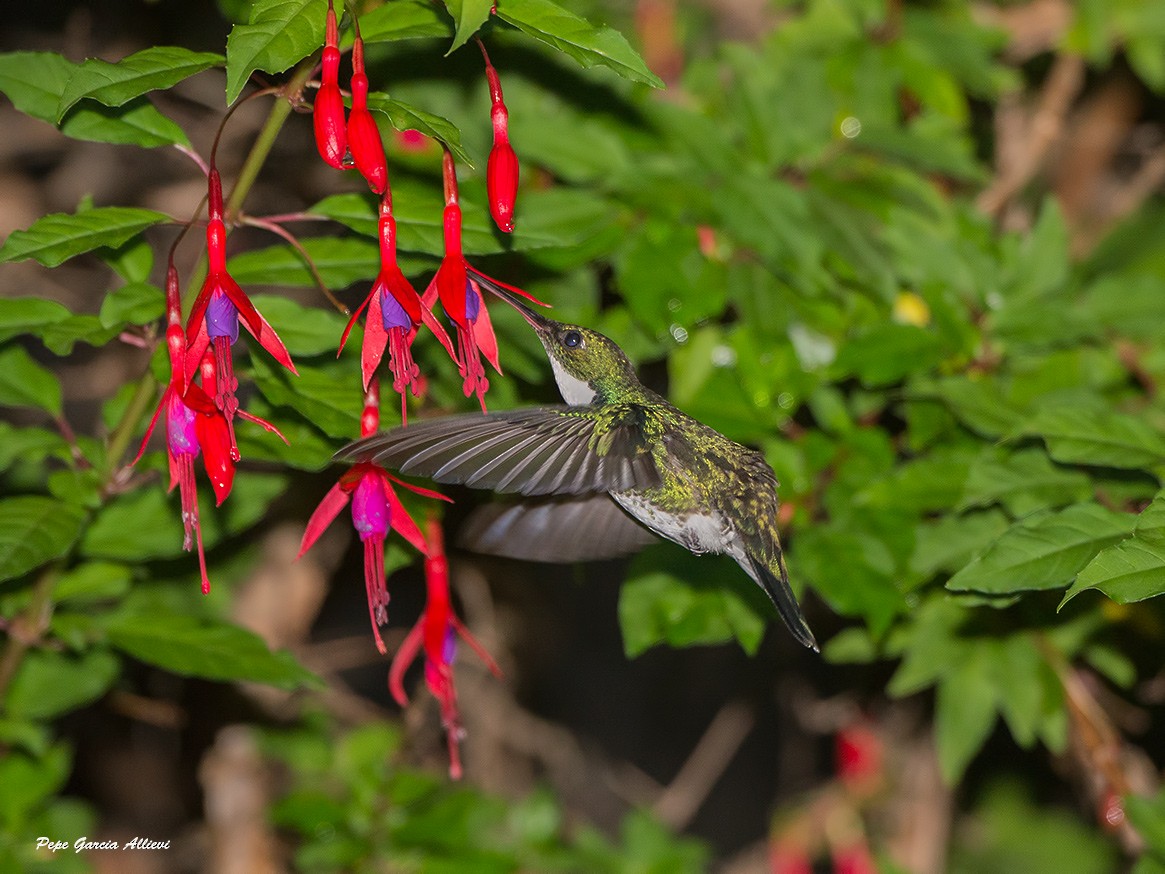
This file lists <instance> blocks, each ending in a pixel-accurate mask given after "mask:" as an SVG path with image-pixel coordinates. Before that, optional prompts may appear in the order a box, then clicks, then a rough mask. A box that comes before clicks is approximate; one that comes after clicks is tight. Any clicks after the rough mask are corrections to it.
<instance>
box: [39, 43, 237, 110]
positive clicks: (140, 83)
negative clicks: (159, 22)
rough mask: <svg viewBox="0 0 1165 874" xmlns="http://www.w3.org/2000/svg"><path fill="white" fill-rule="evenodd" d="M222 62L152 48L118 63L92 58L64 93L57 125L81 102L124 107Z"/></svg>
mask: <svg viewBox="0 0 1165 874" xmlns="http://www.w3.org/2000/svg"><path fill="white" fill-rule="evenodd" d="M222 62H223V57H222V55H218V54H211V53H210V52H192V51H190V50H189V49H184V48H180V47H177V46H151V47H150V48H148V49H143V50H142V51H140V52H135V53H134V54H132V55H129V56H127V57H124V58H122V59H121V60H120V61H117V62H116V63H110V62H109V61H103V60H101V59H99V58H89V59H88V60H85V61H83V62H82V63H81V64H80V66H79V67H78V68H77V70H76V71H75V72H74V73H73V75H72V77H71V78H70V79H69V83H68V84H67V85H66V86H65V88H64V91H63V92H62V93H61V99H60V102H59V103H58V104H57V121H58V122H59V121H60V120H61V119H62V118H64V116H65V113H66V112H68V111H69V109H70V108H71V107H72V106H73V105H74V104H76V103H77V102H78V101H79V100H96V101H97V102H98V103H103V104H105V105H106V106H121V105H122V104H123V103H128V102H129V101H130V100H133V99H134V98H135V97H141V96H142V95H143V94H146V93H148V92H150V91H158V90H163V89H166V88H172V87H174V86H175V85H177V84H178V83H179V82H181V81H182V80H183V79H187V78H189V77H190V76H193V75H194V74H196V73H201V72H202V71H203V70H206V69H209V68H210V67H213V66H215V65H216V64H221V63H222Z"/></svg>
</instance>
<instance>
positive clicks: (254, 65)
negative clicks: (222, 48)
mask: <svg viewBox="0 0 1165 874" xmlns="http://www.w3.org/2000/svg"><path fill="white" fill-rule="evenodd" d="M327 9H328V7H327V4H326V3H324V2H323V0H256V2H255V3H254V4H253V5H252V6H251V17H250V19H249V21H248V22H247V24H236V25H235V26H234V27H233V28H231V33H230V36H228V37H227V103H228V104H231V103H234V102H235V99H236V98H237V97H238V96H239V94H240V93H242V90H243V87H244V86H245V85H246V84H247V80H248V79H249V78H250V77H251V74H252V73H253V72H255V71H256V70H262V71H263V72H265V73H282V72H283V71H284V70H286V69H287V68H289V67H290V66H292V65H293V64H295V63H298V62H299V61H301V60H303V59H304V58H306V57H307V56H308V55H310V54H311V53H312V52H314V51H316V50H317V49H319V48H320V47H321V46H323V44H324V21H325V17H326V15H327Z"/></svg>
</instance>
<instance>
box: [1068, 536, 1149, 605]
mask: <svg viewBox="0 0 1165 874" xmlns="http://www.w3.org/2000/svg"><path fill="white" fill-rule="evenodd" d="M1086 589H1100V591H1102V592H1104V594H1106V595H1108V597H1109V598H1111V599H1112V600H1114V601H1116V602H1117V603H1118V604H1131V603H1132V602H1134V601H1143V600H1145V599H1146V598H1153V597H1156V596H1157V595H1160V594H1161V593H1162V592H1165V541H1161V540H1156V539H1153V540H1145V539H1141V538H1139V537H1130V538H1129V539H1128V540H1125V541H1123V542H1121V543H1118V544H1116V545H1115V546H1110V547H1109V548H1108V549H1105V550H1103V551H1101V552H1099V553H1098V554H1097V555H1096V557H1095V558H1093V559H1092V561H1090V562H1089V563H1088V564H1087V566H1086V567H1085V568H1084V569H1083V570H1082V571H1080V573H1079V575H1077V577H1076V582H1074V583H1073V584H1072V587H1071V588H1070V589H1068V591H1067V592H1065V593H1064V600H1063V601H1061V602H1060V606H1061V607H1062V606H1063V605H1064V604H1066V603H1068V601H1070V600H1071V599H1073V598H1075V597H1076V596H1077V595H1079V594H1080V593H1081V592H1083V591H1084V590H1086Z"/></svg>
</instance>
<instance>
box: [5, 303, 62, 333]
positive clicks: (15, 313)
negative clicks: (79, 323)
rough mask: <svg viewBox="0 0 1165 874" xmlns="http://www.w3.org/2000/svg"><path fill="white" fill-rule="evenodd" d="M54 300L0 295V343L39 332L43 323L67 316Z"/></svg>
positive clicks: (56, 320)
mask: <svg viewBox="0 0 1165 874" xmlns="http://www.w3.org/2000/svg"><path fill="white" fill-rule="evenodd" d="M71 315H72V313H70V312H69V311H68V310H67V309H66V308H65V307H64V306H62V305H61V304H59V303H57V302H56V301H55V300H44V299H42V298H39V297H0V343H3V342H4V341H5V340H11V339H12V338H13V337H18V336H20V335H21V334H38V335H39V334H40V332H41V329H42V328H44V327H45V325H51V324H52V323H53V322H59V321H62V320H63V319H67V318H69V316H71Z"/></svg>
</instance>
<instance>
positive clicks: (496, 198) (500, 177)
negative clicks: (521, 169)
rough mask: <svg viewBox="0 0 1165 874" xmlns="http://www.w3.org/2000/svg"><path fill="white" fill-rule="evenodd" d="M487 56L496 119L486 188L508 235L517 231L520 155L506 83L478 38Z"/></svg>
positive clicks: (497, 219) (496, 217)
mask: <svg viewBox="0 0 1165 874" xmlns="http://www.w3.org/2000/svg"><path fill="white" fill-rule="evenodd" d="M477 45H478V47H479V48H480V49H481V56H482V57H483V58H484V59H485V77H486V81H487V82H488V83H489V99H490V104H491V106H490V113H489V114H490V119H491V121H493V128H494V143H493V148H492V149H490V152H489V161H488V163H487V164H486V168H485V187H486V193H487V195H488V198H489V211H490V214H491V215H492V216H493V220H494V222H495V223H496V224H497V226H498V227H499V228H501V229H502V230H503V231H505V232H506V233H507V234H509V233H513V230H514V201H515V200H516V199H517V197H518V156H517V155H516V154H514V149H513V147H512V146H511V145H510V135H509V119H510V113H509V111H508V110H507V109H506V102H505V101H504V100H503V99H502V83H501V80H500V79H499V78H498V71H497V70H495V69H494V66H493V64H491V63H490V60H489V54H488V53H487V52H486V50H485V43H483V42H482V41H481V40H478V41H477Z"/></svg>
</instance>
